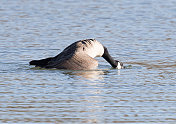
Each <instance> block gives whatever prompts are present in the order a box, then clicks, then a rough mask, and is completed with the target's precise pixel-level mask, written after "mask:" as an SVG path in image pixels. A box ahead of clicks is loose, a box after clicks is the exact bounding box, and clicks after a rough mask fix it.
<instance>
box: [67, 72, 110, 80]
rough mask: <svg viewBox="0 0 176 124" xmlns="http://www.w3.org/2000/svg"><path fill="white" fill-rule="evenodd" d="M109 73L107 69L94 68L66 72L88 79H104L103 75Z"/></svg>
mask: <svg viewBox="0 0 176 124" xmlns="http://www.w3.org/2000/svg"><path fill="white" fill-rule="evenodd" d="M105 73H107V71H102V70H92V71H67V72H64V74H67V75H70V76H79V77H82V78H85V79H88V80H92V81H93V80H103V75H104V74H105Z"/></svg>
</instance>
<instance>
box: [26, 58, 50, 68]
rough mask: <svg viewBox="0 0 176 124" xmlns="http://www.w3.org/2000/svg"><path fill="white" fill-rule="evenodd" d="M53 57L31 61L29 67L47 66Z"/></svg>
mask: <svg viewBox="0 0 176 124" xmlns="http://www.w3.org/2000/svg"><path fill="white" fill-rule="evenodd" d="M52 59H53V57H50V58H46V59H41V60H32V61H30V62H29V64H30V65H35V66H39V67H44V66H46V65H47V64H48V62H49V61H51V60H52Z"/></svg>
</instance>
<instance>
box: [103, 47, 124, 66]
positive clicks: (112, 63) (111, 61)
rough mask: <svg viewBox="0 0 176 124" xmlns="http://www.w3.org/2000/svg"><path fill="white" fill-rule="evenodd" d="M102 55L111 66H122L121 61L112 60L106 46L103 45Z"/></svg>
mask: <svg viewBox="0 0 176 124" xmlns="http://www.w3.org/2000/svg"><path fill="white" fill-rule="evenodd" d="M102 57H103V58H104V59H105V60H106V61H107V62H108V63H109V64H110V65H111V66H112V67H113V68H117V69H121V68H123V63H122V62H119V61H117V60H114V59H113V58H112V57H111V55H110V54H109V52H108V49H107V48H106V47H104V54H103V55H102Z"/></svg>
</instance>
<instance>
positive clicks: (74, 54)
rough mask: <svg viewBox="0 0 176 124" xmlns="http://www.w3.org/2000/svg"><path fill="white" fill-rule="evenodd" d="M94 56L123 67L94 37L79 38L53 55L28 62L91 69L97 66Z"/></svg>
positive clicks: (65, 67)
mask: <svg viewBox="0 0 176 124" xmlns="http://www.w3.org/2000/svg"><path fill="white" fill-rule="evenodd" d="M95 57H103V58H104V59H105V60H106V61H107V62H108V63H109V64H110V65H111V66H112V68H117V69H122V68H123V63H122V62H120V61H117V60H114V59H113V58H112V57H111V56H110V54H109V52H108V49H107V48H106V47H105V46H103V45H102V44H101V43H100V42H99V41H97V40H95V39H85V40H79V41H77V42H74V43H72V44H71V45H69V46H68V47H66V48H65V49H64V50H63V51H62V52H61V53H59V54H58V55H57V56H55V57H49V58H46V59H41V60H32V61H30V62H29V64H30V65H35V66H36V67H41V68H48V69H51V68H56V69H69V70H93V69H96V68H97V66H98V61H97V60H96V59H94V58H95Z"/></svg>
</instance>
